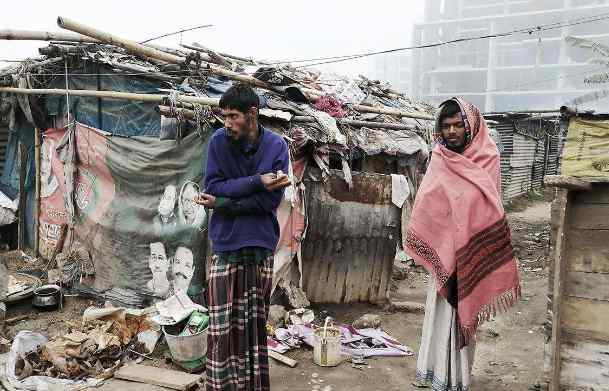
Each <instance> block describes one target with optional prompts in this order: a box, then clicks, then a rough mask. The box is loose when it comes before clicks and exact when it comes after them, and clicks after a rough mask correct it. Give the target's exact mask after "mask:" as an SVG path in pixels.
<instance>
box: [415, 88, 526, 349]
mask: <svg viewBox="0 0 609 391" xmlns="http://www.w3.org/2000/svg"><path fill="white" fill-rule="evenodd" d="M455 100H456V101H457V103H459V105H460V107H461V111H462V115H463V116H464V119H465V120H466V121H465V122H466V129H469V130H470V131H471V134H472V140H471V142H470V144H469V145H468V146H467V147H466V148H465V150H464V152H463V153H462V154H458V153H455V152H453V151H450V150H448V149H447V148H445V147H444V146H443V145H441V144H439V143H438V144H437V145H436V147H435V149H434V151H433V154H432V158H431V162H430V165H429V167H428V169H427V173H426V174H425V177H424V178H423V181H422V183H421V186H420V188H419V190H418V193H417V197H416V200H415V204H414V208H413V212H412V218H411V221H410V226H409V228H408V232H407V235H406V238H405V243H404V248H405V249H406V250H407V252H408V253H409V254H410V255H411V256H412V257H413V258H414V259H415V261H416V262H417V263H419V264H421V265H422V266H424V267H425V268H426V269H427V270H429V272H430V273H431V274H432V275H433V277H434V279H435V281H436V285H437V287H438V292H439V293H440V294H442V295H443V296H444V297H446V298H447V300H448V302H449V303H451V304H453V306H454V305H455V303H456V304H457V305H456V307H457V312H458V315H459V327H460V331H461V336H462V338H463V340H462V341H461V342H462V344H466V343H467V340H468V339H469V338H470V337H472V336H473V335H474V334H475V332H476V329H477V327H478V326H479V325H480V324H481V323H482V322H484V321H485V320H488V319H489V318H490V317H491V316H493V315H494V314H495V313H496V312H497V311H502V310H506V309H507V308H508V307H509V306H511V305H513V304H514V303H515V302H516V300H517V299H518V297H519V296H520V282H519V276H518V269H517V265H516V260H515V258H514V255H513V250H512V244H511V237H510V231H509V227H508V225H507V220H506V217H505V212H504V210H503V205H502V203H501V194H500V189H501V174H500V167H499V152H498V150H497V146H496V145H495V143H494V141H493V140H492V139H491V137H490V134H489V131H488V128H487V126H486V123H485V121H484V118H483V117H482V115H481V113H480V111H479V110H478V109H477V108H476V107H475V106H473V105H472V104H470V103H468V102H466V101H464V100H462V99H455ZM455 285H456V286H455ZM454 296H456V297H454Z"/></svg>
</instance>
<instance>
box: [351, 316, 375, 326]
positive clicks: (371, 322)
mask: <svg viewBox="0 0 609 391" xmlns="http://www.w3.org/2000/svg"><path fill="white" fill-rule="evenodd" d="M353 327H354V328H356V329H378V328H379V327H381V317H380V316H379V315H374V314H365V315H363V316H361V317H360V318H359V319H357V320H356V321H354V322H353Z"/></svg>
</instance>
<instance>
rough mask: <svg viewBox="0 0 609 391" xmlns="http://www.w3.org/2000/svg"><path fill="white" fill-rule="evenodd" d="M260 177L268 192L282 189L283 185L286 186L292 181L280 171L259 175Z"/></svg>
mask: <svg viewBox="0 0 609 391" xmlns="http://www.w3.org/2000/svg"><path fill="white" fill-rule="evenodd" d="M260 179H261V181H262V184H263V185H264V187H265V188H266V190H267V191H269V192H271V191H275V190H279V189H283V188H284V187H288V186H290V185H291V184H292V182H290V178H289V177H288V176H287V175H286V174H284V173H282V172H281V171H279V172H277V174H274V173H269V174H263V175H260Z"/></svg>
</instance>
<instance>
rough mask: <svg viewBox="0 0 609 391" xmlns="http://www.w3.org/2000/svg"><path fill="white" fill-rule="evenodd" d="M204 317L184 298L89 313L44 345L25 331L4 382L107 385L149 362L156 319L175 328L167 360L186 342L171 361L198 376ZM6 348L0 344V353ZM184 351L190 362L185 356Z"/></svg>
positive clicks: (16, 344) (36, 335) (40, 338)
mask: <svg viewBox="0 0 609 391" xmlns="http://www.w3.org/2000/svg"><path fill="white" fill-rule="evenodd" d="M206 312H207V310H206V309H205V308H204V307H201V306H199V305H196V304H194V303H193V302H192V301H191V300H190V298H188V296H187V295H186V294H185V293H183V292H181V293H178V294H176V295H174V296H172V297H170V298H169V299H167V300H165V301H164V302H161V303H158V305H156V306H154V307H149V308H146V309H133V308H125V307H113V306H112V304H111V303H110V302H107V303H106V306H105V307H103V308H98V307H89V308H87V309H86V310H85V311H84V313H83V316H82V319H83V320H82V322H75V323H73V324H72V326H71V327H70V328H69V329H68V330H66V332H65V333H64V334H62V335H59V336H56V337H54V338H51V339H47V337H45V336H43V335H42V334H39V333H33V332H30V331H21V332H20V333H19V334H17V336H16V337H15V340H14V341H13V343H12V345H11V346H10V353H9V355H10V359H9V363H8V364H9V369H10V370H11V371H12V372H10V373H9V374H8V381H9V382H10V383H11V384H12V385H13V387H16V388H19V387H26V388H27V387H29V388H32V389H36V387H38V386H41V387H46V388H48V385H49V384H62V385H66V384H70V385H74V384H81V383H82V384H83V385H91V384H93V383H96V382H99V381H103V380H105V379H108V378H110V377H112V376H113V375H114V373H115V372H116V371H117V370H118V369H119V368H121V367H122V366H123V365H124V364H125V363H129V362H132V361H135V362H141V361H143V360H144V359H145V358H148V359H151V357H150V356H149V354H151V353H152V352H153V351H154V349H155V346H156V344H157V343H158V341H159V338H160V336H161V326H160V325H159V324H157V323H155V320H159V319H160V320H163V321H165V322H169V323H170V324H173V327H177V329H176V332H175V335H173V336H172V337H173V338H174V340H172V341H170V339H169V338H167V339H168V345H169V347H170V349H172V350H171V352H172V356H175V355H176V354H175V353H176V351H179V349H178V350H176V351H174V350H175V349H174V348H175V346H176V343H175V339H183V340H184V341H185V342H184V343H183V344H182V351H180V352H181V353H182V356H179V357H173V358H174V362H176V363H178V362H177V361H179V360H176V358H177V359H182V362H180V363H179V364H181V366H183V367H184V368H185V369H186V370H187V371H188V369H196V370H201V369H202V368H203V367H204V365H205V360H204V356H205V353H206V349H207V346H206V345H207V333H206V331H207V327H208V324H209V317H208V315H207V314H206ZM26 317H27V315H25V316H23V318H26ZM180 322H182V323H180ZM197 341H199V343H198V344H197ZM170 342H173V345H172V343H170ZM7 343H9V342H8V341H6V340H4V339H0V348H1V346H2V345H3V344H4V345H6V344H7ZM178 345H179V344H178ZM184 349H186V350H189V351H190V352H191V353H192V354H193V355H194V356H192V357H188V356H187V355H185V353H184ZM196 360H199V361H198V362H197V363H193V362H194V361H196ZM194 364H197V365H194ZM178 373H179V372H178ZM42 385H44V386H42ZM46 388H45V389H46Z"/></svg>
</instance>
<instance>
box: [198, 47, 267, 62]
mask: <svg viewBox="0 0 609 391" xmlns="http://www.w3.org/2000/svg"><path fill="white" fill-rule="evenodd" d="M192 45H193V46H196V47H198V48H200V49H203V50H211V49H208V48H206V47H204V46H203V45H201V44H200V43H197V42H193V44H192ZM212 51H213V50H212ZM214 53H218V54H219V55H221V56H222V57H226V58H228V59H229V60H234V61H237V62H242V63H244V64H250V65H253V64H255V63H256V61H254V59H253V58H246V57H239V56H235V55H233V54H230V53H222V52H214ZM262 65H264V63H262Z"/></svg>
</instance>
